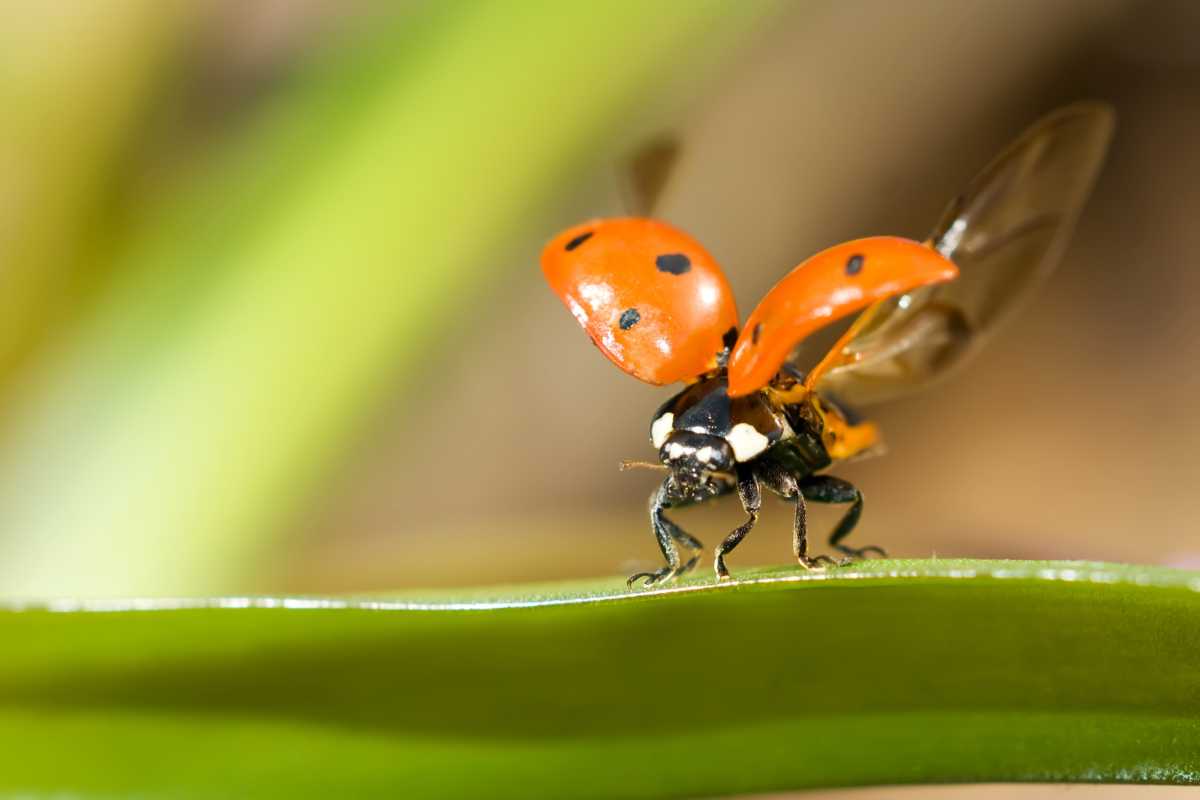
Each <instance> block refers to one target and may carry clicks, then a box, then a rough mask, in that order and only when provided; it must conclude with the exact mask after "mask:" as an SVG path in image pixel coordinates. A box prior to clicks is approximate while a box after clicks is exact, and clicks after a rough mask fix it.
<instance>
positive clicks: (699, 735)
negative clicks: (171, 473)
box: [0, 561, 1200, 798]
mask: <svg viewBox="0 0 1200 800" xmlns="http://www.w3.org/2000/svg"><path fill="white" fill-rule="evenodd" d="M738 577H739V580H736V581H734V582H733V583H729V584H724V585H720V586H713V585H712V584H711V583H709V582H708V581H707V580H701V579H695V580H693V581H692V582H689V583H685V584H683V585H680V586H677V587H669V588H666V589H661V590H653V591H643V592H630V591H627V590H626V589H625V588H624V585H623V582H622V581H619V580H615V579H614V580H610V581H602V582H595V583H588V584H570V585H559V586H540V587H525V588H516V589H513V590H497V591H494V592H474V593H470V594H465V595H464V594H462V593H449V594H445V595H436V596H428V597H423V598H407V599H368V600H343V599H291V600H281V599H245V598H241V599H236V598H235V599H224V600H211V601H191V602H177V603H172V602H170V601H145V602H141V603H121V602H116V603H108V604H90V605H78V604H74V603H68V604H58V605H56V606H52V607H51V608H52V609H53V610H45V609H39V608H36V607H25V608H15V607H9V610H7V611H5V612H2V613H0V641H2V642H3V645H4V653H5V658H4V659H3V660H2V661H0V723H2V724H0V745H2V746H0V753H2V754H3V755H2V756H0V793H4V794H14V793H15V794H19V795H20V796H22V797H48V796H54V797H63V796H70V797H79V798H94V797H105V798H108V797H123V796H137V797H179V796H186V797H228V796H231V795H236V796H255V797H291V798H302V797H330V796H343V797H396V796H404V797H481V796H487V797H536V796H546V797H559V798H574V797H643V798H658V797H689V796H704V797H711V796H720V795H723V794H733V793H745V792H756V791H770V790H781V789H795V788H802V787H814V786H844V785H866V784H879V783H927V782H947V781H951V782H953V781H1005V780H1021V781H1029V780H1054V781H1057V780H1068V781H1099V780H1104V781H1154V782H1176V783H1195V782H1200V671H1198V670H1197V669H1196V663H1197V653H1198V652H1200V574H1197V573H1191V572H1181V571H1174V570H1168V569H1157V568H1146V567H1123V566H1113V565H1096V564H1077V563H1048V562H1037V563H1031V562H984V561H887V562H875V563H868V564H863V565H861V566H858V567H854V568H845V569H842V570H839V571H836V572H834V573H831V574H828V575H821V574H805V573H799V574H798V573H796V572H794V571H792V570H790V569H783V568H776V569H769V570H758V571H750V572H746V573H743V574H741V575H740V576H738Z"/></svg>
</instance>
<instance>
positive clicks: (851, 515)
mask: <svg viewBox="0 0 1200 800" xmlns="http://www.w3.org/2000/svg"><path fill="white" fill-rule="evenodd" d="M800 491H801V493H803V495H804V496H805V497H806V498H807V499H809V500H811V501H813V502H814V503H850V508H848V509H846V513H845V514H844V515H843V516H842V519H841V521H840V522H838V524H837V527H835V528H834V529H833V533H832V534H830V536H829V545H830V546H831V547H833V548H835V549H837V550H838V551H840V552H842V553H845V554H846V555H847V556H849V557H850V558H851V559H856V558H866V557H867V556H868V555H870V554H872V553H874V554H876V555H878V556H880V557H883V558H886V557H887V553H886V552H884V550H883V548H882V547H876V546H875V545H867V546H866V547H850V546H848V545H846V544H844V543H843V540H845V538H846V537H847V536H849V535H850V532H851V531H853V530H854V526H855V525H857V524H858V518H859V517H860V516H862V507H863V497H862V492H860V491H859V490H858V489H857V488H856V487H855V486H854V484H852V483H850V482H849V481H844V480H842V479H841V478H835V477H833V476H832V475H809V476H808V477H806V478H804V479H803V480H801V481H800Z"/></svg>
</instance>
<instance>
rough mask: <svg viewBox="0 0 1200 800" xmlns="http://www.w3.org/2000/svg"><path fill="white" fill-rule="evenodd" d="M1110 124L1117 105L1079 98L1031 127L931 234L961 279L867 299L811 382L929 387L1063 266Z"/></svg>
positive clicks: (886, 388)
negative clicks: (875, 300)
mask: <svg viewBox="0 0 1200 800" xmlns="http://www.w3.org/2000/svg"><path fill="white" fill-rule="evenodd" d="M1113 126H1114V115H1113V111H1112V109H1111V108H1110V107H1109V106H1107V105H1104V104H1100V103H1079V104H1075V105H1071V106H1066V107H1064V108H1061V109H1059V110H1057V111H1054V112H1052V113H1051V114H1049V115H1047V116H1046V117H1043V118H1042V119H1041V120H1039V121H1038V122H1037V123H1035V124H1034V125H1033V126H1032V127H1030V128H1029V129H1028V130H1026V131H1025V132H1024V133H1023V134H1022V135H1021V136H1020V137H1019V138H1018V139H1017V140H1016V141H1015V142H1013V143H1012V144H1011V145H1010V146H1009V147H1008V149H1006V150H1005V151H1004V152H1003V153H1001V154H1000V155H999V156H998V157H997V158H996V159H995V160H994V161H992V163H991V164H989V165H988V167H987V168H986V169H984V170H983V172H981V173H980V174H979V175H978V176H976V178H975V179H974V181H972V182H971V184H970V185H969V186H968V187H967V190H966V192H964V193H963V194H962V195H960V196H959V197H957V198H956V199H955V200H954V202H953V203H951V204H950V206H949V207H948V208H947V209H946V212H945V213H944V214H943V216H942V219H941V221H940V222H939V223H938V225H937V227H936V228H935V229H934V231H933V233H932V235H931V236H930V239H929V242H928V243H929V245H930V246H931V247H933V248H935V249H936V250H938V252H940V253H941V254H942V255H944V256H946V257H947V258H949V259H950V260H952V261H953V262H954V263H955V264H957V265H958V267H959V270H960V276H959V277H958V279H957V280H955V281H952V282H950V283H946V284H941V285H938V286H930V287H926V288H921V289H917V290H915V291H912V292H908V293H906V294H902V295H898V296H895V297H891V298H887V299H885V300H881V301H880V302H878V303H876V304H875V305H873V306H871V307H870V308H868V309H867V310H866V311H864V312H863V313H862V314H861V315H859V317H858V319H857V320H855V322H854V323H853V325H852V326H851V328H850V329H849V331H847V332H846V333H845V334H844V335H843V336H842V337H841V338H840V339H839V340H838V342H837V343H836V344H835V345H834V348H833V350H832V351H831V352H830V353H829V355H827V356H826V358H825V359H823V360H822V361H821V363H820V364H819V365H818V366H817V367H816V368H815V369H814V370H813V371H812V372H811V373H810V374H809V376H808V380H807V381H806V383H808V385H809V387H810V388H815V389H816V390H817V391H820V392H822V393H825V394H828V395H832V396H835V397H837V398H838V399H840V400H844V401H846V402H850V403H853V404H866V403H871V402H877V401H880V400H886V399H889V398H891V397H895V396H897V395H901V394H905V393H907V392H910V391H913V390H915V389H919V388H922V387H924V386H925V385H927V384H928V383H930V382H931V381H933V380H935V379H937V378H939V377H941V376H942V375H944V374H945V373H946V372H947V371H949V370H950V369H952V368H953V367H955V366H957V365H959V364H961V363H962V362H963V361H965V360H966V359H967V358H969V357H970V356H971V355H972V354H973V353H974V352H975V351H976V350H977V348H978V347H979V345H980V344H981V343H982V342H983V341H984V340H985V339H986V337H987V336H988V335H989V334H990V333H991V332H992V331H994V330H995V329H996V327H997V326H998V325H999V324H1000V323H1002V322H1003V321H1004V320H1005V319H1007V318H1008V317H1009V316H1010V315H1011V314H1012V312H1013V311H1014V310H1015V309H1016V308H1018V307H1019V306H1020V304H1021V302H1022V301H1023V300H1025V299H1026V298H1027V297H1028V296H1029V294H1030V292H1031V291H1032V290H1033V289H1034V288H1035V287H1036V286H1037V285H1038V284H1039V283H1040V282H1041V281H1042V280H1043V279H1044V278H1045V277H1046V276H1047V275H1048V274H1049V273H1050V272H1052V271H1053V270H1054V268H1055V266H1057V264H1058V262H1059V260H1060V259H1061V257H1062V253H1063V250H1064V249H1065V248H1066V245H1067V243H1068V241H1069V240H1070V237H1071V232H1072V230H1073V228H1074V227H1075V222H1076V220H1077V219H1078V217H1079V213H1080V211H1081V210H1082V208H1083V206H1084V203H1086V201H1087V198H1088V195H1089V194H1090V193H1091V189H1092V185H1093V184H1094V183H1095V180H1096V176H1097V174H1098V173H1099V171H1100V167H1101V165H1102V164H1103V162H1104V156H1105V153H1106V152H1107V150H1108V143H1109V140H1110V139H1111V138H1112V131H1113ZM809 363H810V364H811V361H810V362H809ZM797 366H801V367H803V365H800V364H797Z"/></svg>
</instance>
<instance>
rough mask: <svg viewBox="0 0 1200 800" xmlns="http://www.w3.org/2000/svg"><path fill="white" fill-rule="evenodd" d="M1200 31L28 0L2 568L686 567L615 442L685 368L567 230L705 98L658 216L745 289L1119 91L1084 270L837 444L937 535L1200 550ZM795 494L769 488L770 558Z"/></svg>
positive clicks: (840, 11) (720, 516)
mask: <svg viewBox="0 0 1200 800" xmlns="http://www.w3.org/2000/svg"><path fill="white" fill-rule="evenodd" d="M1198 37H1200V5H1197V4H1195V3H1192V2H1188V0H1180V2H1130V1H1128V0H1060V1H1059V2H1055V3H1042V2H1035V1H1033V0H1017V1H1016V2H998V1H997V2H984V1H983V0H977V1H976V2H951V1H950V0H908V2H904V3H892V2H888V1H887V0H855V1H854V2H832V1H830V2H824V1H822V0H806V1H805V2H795V3H787V2H766V1H765V0H764V1H761V2H757V1H756V2H718V1H717V0H696V1H695V2H692V1H691V0H679V2H662V3H639V2H632V0H630V1H629V2H625V1H624V0H614V1H613V2H608V3H603V4H584V3H577V4H576V3H551V2H533V1H532V0H511V1H510V2H496V3H488V2H439V3H432V2H430V3H418V2H411V3H403V4H395V3H371V2H366V1H365V0H359V1H358V2H349V3H346V2H343V3H334V2H320V0H261V1H260V2H256V3H238V2H232V0H207V1H206V2H199V1H197V2H191V3H179V4H176V3H161V2H157V0H141V1H139V0H129V2H123V3H117V4H107V3H92V2H83V1H80V0H62V2H56V3H44V4H43V3H21V2H17V3H9V4H5V5H4V6H3V23H2V24H0V109H3V111H2V113H3V125H0V594H3V595H9V596H13V595H23V596H28V595H129V594H138V595H155V594H158V595H184V594H198V593H210V592H280V591H287V592H358V591H385V590H395V589H404V588H409V587H422V586H438V585H464V584H478V583H504V582H515V581H528V580H549V579H561V578H569V577H574V576H585V575H607V574H612V573H617V572H628V571H633V570H635V569H640V568H644V567H647V566H651V565H653V564H654V563H655V562H656V560H657V558H658V556H657V550H656V547H655V545H654V542H653V539H652V538H651V535H650V533H649V530H648V526H647V523H646V520H645V510H644V508H645V505H644V504H645V497H646V496H647V494H648V493H649V492H650V491H651V489H652V488H653V486H654V484H655V481H656V477H655V475H654V473H649V472H627V473H620V472H618V471H617V469H616V465H617V462H618V461H619V460H620V459H622V458H626V457H632V458H646V457H652V455H653V454H652V453H651V451H650V448H649V445H648V443H647V426H648V423H649V415H650V414H651V413H652V411H653V410H654V409H655V408H656V407H657V405H658V404H659V403H660V402H661V401H662V400H663V399H664V398H665V397H666V396H667V395H669V394H670V393H671V391H672V390H670V389H655V388H653V387H649V386H646V385H643V384H640V383H638V382H637V381H635V380H633V379H631V378H629V377H627V376H625V375H624V374H622V373H620V372H619V371H618V370H616V369H615V368H613V367H612V366H611V365H610V364H609V363H608V362H607V361H605V360H604V359H603V358H601V357H600V356H599V355H598V354H597V353H596V352H595V350H594V348H593V347H592V346H591V344H590V343H589V342H588V341H587V339H586V337H585V336H584V334H583V333H582V332H581V331H580V330H579V329H578V328H577V327H576V325H575V323H574V322H573V321H572V319H571V318H570V316H569V315H568V314H567V313H566V311H565V310H564V309H563V308H562V306H561V305H560V304H559V302H558V300H557V299H555V298H554V297H553V296H552V295H551V294H550V292H549V291H548V290H547V289H546V288H545V286H544V285H543V283H542V279H541V276H540V271H539V269H538V265H537V257H538V253H539V251H540V248H541V245H542V242H543V241H544V240H545V239H547V238H548V237H550V236H551V235H553V234H554V233H555V232H556V231H557V230H559V229H560V228H562V227H565V226H567V225H569V224H572V223H574V222H577V221H579V220H581V219H584V218H587V217H591V216H603V215H611V214H618V213H622V209H621V204H620V201H619V193H618V192H617V188H618V184H619V181H618V180H617V177H616V176H617V174H618V167H619V165H620V164H621V163H622V160H623V158H624V157H625V156H626V155H627V154H628V153H629V152H631V151H632V150H633V149H634V148H636V147H637V146H638V144H639V143H641V142H643V141H645V140H647V139H648V138H651V137H654V136H657V135H660V134H663V133H671V134H674V135H678V136H680V138H681V141H682V144H683V149H682V151H681V153H682V154H681V157H680V161H679V164H678V167H677V169H676V170H675V171H674V172H673V173H672V175H671V178H670V182H669V184H668V185H667V188H666V193H665V195H664V199H663V203H662V205H661V206H660V208H659V209H658V211H657V212H656V213H657V214H658V215H659V216H662V217H664V218H666V219H668V220H670V221H671V222H673V223H676V224H678V225H680V226H681V227H683V228H684V229H686V230H689V231H691V232H692V233H694V234H695V235H696V236H697V237H698V238H700V239H701V241H703V242H704V243H705V244H706V246H707V247H708V248H709V249H710V250H711V251H712V252H713V253H714V254H715V255H716V256H717V258H718V259H719V260H720V261H721V262H722V263H723V264H724V265H725V268H726V271H727V272H728V274H729V276H730V278H731V281H732V283H733V285H734V287H735V291H736V294H737V298H738V302H739V306H740V308H741V309H742V312H743V314H745V313H748V311H749V310H750V309H751V308H752V307H753V305H754V303H755V302H756V300H757V299H758V298H759V297H760V296H761V295H762V294H763V293H764V292H765V291H766V290H767V289H768V288H769V287H770V286H771V284H772V283H773V282H774V281H775V280H776V279H778V278H779V277H780V276H782V275H783V274H784V273H785V272H786V271H787V270H788V269H790V268H791V267H792V266H793V265H794V264H796V263H798V262H799V261H801V260H802V259H803V258H805V257H806V256H807V255H809V254H811V253H813V252H815V251H817V250H819V249H821V248H823V247H825V246H828V245H830V244H832V243H835V242H838V241H842V240H845V239H848V238H852V237H856V236H863V235H872V234H881V233H891V234H898V235H907V236H913V237H917V238H920V237H922V236H923V235H924V234H925V233H926V232H927V231H928V229H929V228H930V227H931V225H932V224H933V222H934V221H935V220H936V219H937V217H938V216H939V214H940V212H941V209H942V207H943V205H944V204H945V203H946V202H947V201H948V200H949V198H951V197H952V196H953V195H954V194H955V192H957V191H958V189H959V188H960V187H961V186H962V185H963V184H964V183H965V182H966V181H967V180H968V179H969V178H970V177H971V176H972V175H973V173H974V172H975V171H976V170H977V169H979V168H980V167H982V166H983V165H984V164H985V163H986V162H987V161H988V160H989V159H990V158H991V157H992V156H993V155H994V154H995V153H996V152H997V151H998V150H999V149H1000V148H1001V147H1003V146H1004V145H1005V144H1006V143H1007V142H1008V141H1009V140H1010V139H1011V138H1013V137H1014V136H1015V135H1017V134H1018V133H1019V132H1020V131H1021V129H1022V128H1023V127H1024V126H1026V125H1027V124H1029V123H1030V122H1032V121H1033V120H1035V119H1036V118H1037V117H1039V116H1040V115H1042V114H1043V113H1045V112H1046V111H1049V110H1050V109H1052V108H1054V107H1055V106H1057V105H1060V104H1063V103H1066V102H1070V101H1073V100H1077V99H1084V98H1094V99H1102V100H1106V101H1108V102H1110V103H1112V104H1113V105H1114V106H1115V107H1116V109H1117V113H1118V131H1117V136H1116V139H1115V141H1114V145H1113V150H1112V155H1111V159H1110V162H1109V164H1108V166H1107V168H1106V169H1105V171H1104V172H1103V174H1102V176H1101V178H1100V181H1099V184H1098V185H1097V188H1096V193H1095V196H1094V198H1093V200H1092V202H1091V203H1090V205H1089V206H1088V207H1087V209H1086V211H1085V214H1084V216H1083V219H1082V221H1081V224H1080V226H1079V228H1078V230H1077V234H1076V237H1075V240H1074V242H1073V245H1072V246H1071V248H1070V249H1069V251H1068V252H1067V254H1066V258H1065V261H1064V263H1063V264H1062V267H1061V269H1060V270H1059V272H1058V273H1057V274H1056V275H1055V276H1054V277H1053V278H1052V279H1051V280H1050V281H1049V283H1048V284H1047V285H1046V286H1045V287H1044V289H1043V291H1042V292H1041V293H1040V294H1039V295H1038V296H1037V297H1036V299H1035V300H1034V302H1033V303H1032V304H1031V305H1030V306H1029V307H1028V308H1026V309H1025V310H1024V312H1023V313H1022V314H1021V315H1019V317H1018V318H1017V319H1016V321H1015V323H1014V324H1012V325H1010V326H1009V327H1008V328H1007V329H1005V330H1004V332H1003V333H1002V334H1001V335H999V336H998V337H996V339H995V340H994V341H993V342H992V344H991V346H990V348H989V349H987V350H986V351H985V352H984V353H983V354H982V355H981V356H980V357H979V358H978V359H977V360H976V361H974V362H972V364H971V365H970V366H969V368H967V369H965V370H963V371H962V372H961V373H959V374H958V375H956V376H955V377H954V378H953V379H952V380H950V381H948V382H946V383H945V384H943V385H942V386H940V387H938V388H937V389H936V390H934V391H931V392H928V393H926V394H922V395H919V396H916V397H913V398H911V399H906V400H904V401H901V402H897V403H894V404H891V405H887V406H883V407H880V408H878V409H877V412H876V414H875V416H876V417H877V419H878V420H879V422H880V423H881V424H882V426H883V428H884V431H885V435H886V438H887V441H888V443H889V446H890V453H889V454H888V455H887V456H886V457H883V458H880V459H875V460H871V461H864V462H861V463H855V464H852V465H848V466H846V467H845V468H844V469H843V470H841V471H840V473H839V474H842V475H844V476H845V477H847V478H849V479H851V480H853V481H854V482H855V483H857V484H858V485H860V486H861V487H862V489H863V491H864V493H865V496H866V498H867V506H866V513H865V516H864V520H863V523H862V525H861V528H860V533H858V534H856V536H858V537H859V539H858V540H859V542H860V543H868V542H870V543H878V544H883V545H886V546H887V547H888V548H889V549H890V550H891V552H892V553H893V554H896V555H902V556H919V557H924V556H929V555H931V554H936V555H938V556H981V557H1013V558H1082V559H1107V560H1119V561H1135V562H1147V563H1163V564H1174V565H1181V566H1200V531H1197V522H1198V521H1200V496H1198V494H1197V491H1196V488H1195V487H1196V486H1197V485H1198V484H1200V467H1198V466H1197V452H1198V449H1197V444H1198V443H1200V416H1197V414H1196V413H1195V411H1196V401H1195V398H1196V394H1197V390H1198V389H1200V375H1197V371H1196V369H1195V365H1196V364H1197V363H1198V361H1200V314H1197V312H1196V303H1197V300H1198V299H1200V270H1197V264H1198V258H1200V256H1198V255H1197V254H1200V225H1198V224H1197V222H1196V217H1197V215H1198V214H1200V48H1198V47H1197V46H1196V42H1197V41H1200V38H1198ZM834 513H836V512H834V511H830V510H827V509H814V512H813V515H814V520H813V522H812V524H813V525H814V526H815V528H814V529H815V530H816V531H818V532H820V531H822V530H823V529H824V527H825V526H827V525H831V524H832V522H833V521H834V516H833V514H834ZM678 519H679V520H680V521H681V522H682V523H683V524H684V525H685V527H688V528H689V529H690V530H692V531H693V532H694V533H696V534H697V535H698V536H699V537H700V538H701V539H704V540H705V541H707V542H710V543H715V541H716V540H717V538H718V537H719V536H720V535H723V533H724V532H725V531H726V530H728V529H729V528H730V527H732V526H733V525H735V524H737V521H738V520H739V519H740V510H739V509H738V508H737V503H736V502H732V501H731V502H726V503H724V504H721V505H719V506H714V507H711V508H701V509H695V510H688V511H684V512H681V513H680V514H679V515H678ZM789 532H790V515H789V512H788V510H787V509H786V508H785V507H784V506H783V505H782V504H779V503H775V502H768V504H767V508H766V513H765V516H764V519H763V521H762V522H761V523H760V526H759V528H758V529H757V530H756V531H755V533H754V534H753V535H752V536H751V537H750V538H749V539H748V540H747V541H746V543H745V544H743V546H742V547H741V548H739V550H738V551H737V554H736V556H735V557H734V558H733V559H732V562H731V564H732V566H733V568H734V569H735V570H736V568H737V567H738V566H745V565H749V564H755V563H775V562H784V561H786V560H787V559H788V558H789V556H790V536H789Z"/></svg>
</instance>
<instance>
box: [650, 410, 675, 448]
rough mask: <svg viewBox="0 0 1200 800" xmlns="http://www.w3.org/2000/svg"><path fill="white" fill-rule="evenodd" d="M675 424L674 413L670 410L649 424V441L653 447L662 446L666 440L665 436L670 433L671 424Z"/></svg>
mask: <svg viewBox="0 0 1200 800" xmlns="http://www.w3.org/2000/svg"><path fill="white" fill-rule="evenodd" d="M674 424H675V415H674V414H672V413H671V412H670V411H668V412H667V413H665V414H663V415H662V416H661V417H659V418H658V419H656V420H654V422H653V423H652V424H651V425H650V443H651V444H653V445H654V446H655V448H660V447H662V446H663V442H665V441H667V437H668V436H669V435H670V434H671V426H672V425H674Z"/></svg>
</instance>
